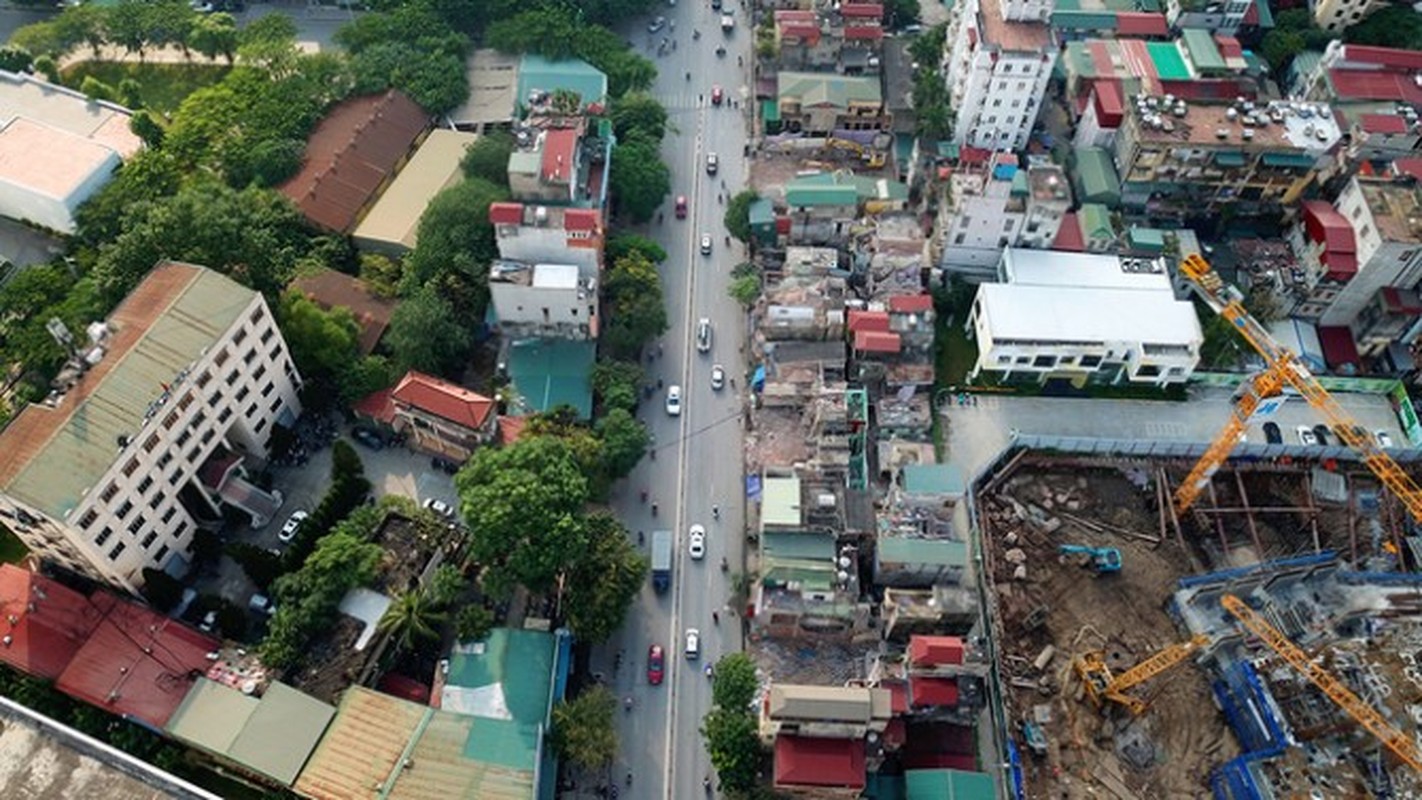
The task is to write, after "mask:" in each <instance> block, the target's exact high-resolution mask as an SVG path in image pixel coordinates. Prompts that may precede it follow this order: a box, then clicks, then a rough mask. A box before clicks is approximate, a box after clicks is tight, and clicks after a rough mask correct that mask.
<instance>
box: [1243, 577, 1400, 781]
mask: <svg viewBox="0 0 1422 800" xmlns="http://www.w3.org/2000/svg"><path fill="white" fill-rule="evenodd" d="M1220 605H1222V606H1224V607H1225V610H1226V611H1228V612H1229V613H1231V614H1233V615H1234V618H1235V619H1237V620H1239V624H1240V625H1243V626H1244V627H1245V628H1246V629H1247V630H1248V631H1249V632H1250V633H1252V634H1254V635H1255V636H1257V637H1259V639H1260V640H1261V641H1263V642H1264V643H1265V644H1266V645H1268V646H1269V649H1271V650H1273V651H1274V652H1275V653H1278V654H1279V656H1280V657H1281V658H1283V659H1284V660H1285V661H1287V662H1289V666H1291V667H1293V668H1294V669H1296V670H1298V671H1299V672H1300V673H1301V674H1302V675H1303V676H1304V677H1305V678H1308V679H1309V681H1311V682H1312V683H1313V685H1314V686H1317V687H1318V688H1319V690H1320V691H1322V692H1323V693H1324V694H1325V695H1328V699H1330V700H1332V701H1333V702H1334V703H1337V704H1338V706H1339V707H1340V708H1342V709H1343V710H1344V711H1346V712H1348V715H1349V716H1351V717H1352V718H1353V719H1354V720H1356V721H1357V722H1358V724H1359V725H1362V726H1363V727H1364V728H1365V729H1367V731H1368V733H1371V734H1372V735H1373V736H1375V737H1377V739H1378V741H1380V742H1382V743H1383V745H1384V746H1385V747H1387V749H1389V750H1391V751H1392V752H1393V754H1394V755H1396V756H1397V757H1398V758H1400V759H1402V761H1403V762H1404V763H1405V764H1407V765H1408V766H1410V767H1412V768H1413V769H1415V770H1417V771H1418V772H1422V750H1419V749H1418V747H1417V743H1416V742H1414V741H1413V740H1412V737H1410V736H1408V735H1407V734H1405V733H1403V732H1402V731H1399V730H1398V729H1397V728H1394V727H1393V726H1392V724H1391V723H1389V722H1388V721H1387V719H1386V718H1385V717H1383V715H1382V714H1379V713H1378V711H1377V709H1375V708H1373V707H1372V706H1370V705H1368V704H1367V703H1365V702H1363V699H1362V698H1361V697H1358V696H1357V695H1356V694H1353V692H1352V691H1350V690H1349V689H1348V687H1347V686H1344V685H1343V683H1342V682H1341V681H1339V680H1338V679H1337V678H1335V677H1333V675H1332V674H1330V673H1329V672H1328V670H1326V669H1324V668H1323V667H1321V666H1319V665H1318V664H1316V663H1314V661H1313V660H1312V659H1310V658H1309V657H1308V654H1307V653H1305V652H1304V651H1303V650H1301V649H1299V646H1298V645H1296V644H1294V643H1293V642H1292V641H1290V640H1289V637H1287V636H1285V635H1284V634H1283V633H1282V632H1280V631H1279V630H1278V629H1276V628H1275V627H1274V626H1273V625H1270V624H1269V623H1268V621H1267V620H1265V619H1264V618H1263V617H1261V616H1259V614H1257V613H1256V612H1255V611H1254V609H1252V608H1250V607H1249V606H1248V605H1246V604H1245V602H1244V601H1243V600H1241V599H1239V598H1238V597H1236V596H1234V595H1232V594H1227V595H1225V596H1223V597H1221V598H1220Z"/></svg>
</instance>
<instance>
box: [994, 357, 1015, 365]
mask: <svg viewBox="0 0 1422 800" xmlns="http://www.w3.org/2000/svg"><path fill="white" fill-rule="evenodd" d="M997 363H999V364H1011V363H1012V356H998V357H997Z"/></svg>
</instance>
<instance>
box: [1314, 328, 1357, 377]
mask: <svg viewBox="0 0 1422 800" xmlns="http://www.w3.org/2000/svg"><path fill="white" fill-rule="evenodd" d="M1318 341H1319V343H1320V344H1322V345H1323V360H1324V361H1326V362H1328V368H1329V369H1332V370H1338V369H1339V368H1341V367H1344V366H1352V367H1353V368H1354V369H1356V368H1357V367H1358V360H1359V359H1358V345H1357V344H1356V343H1355V342H1354V341H1353V332H1352V331H1350V330H1348V327H1347V326H1346V325H1338V326H1329V327H1321V328H1319V329H1318Z"/></svg>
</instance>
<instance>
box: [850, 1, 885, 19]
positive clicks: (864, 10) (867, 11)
mask: <svg viewBox="0 0 1422 800" xmlns="http://www.w3.org/2000/svg"><path fill="white" fill-rule="evenodd" d="M839 14H840V16H842V17H845V18H849V17H854V18H857V19H883V18H884V4H883V3H845V4H843V5H841V6H840V7H839Z"/></svg>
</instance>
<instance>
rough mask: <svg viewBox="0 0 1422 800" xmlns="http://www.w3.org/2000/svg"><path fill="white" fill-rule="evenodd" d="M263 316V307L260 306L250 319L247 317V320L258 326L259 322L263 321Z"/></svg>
mask: <svg viewBox="0 0 1422 800" xmlns="http://www.w3.org/2000/svg"><path fill="white" fill-rule="evenodd" d="M263 316H265V315H264V314H263V313H262V308H261V306H258V307H257V308H256V309H255V310H254V311H252V315H251V316H250V317H247V319H249V320H251V321H252V324H253V325H256V324H257V323H258V322H261V321H262V317H263Z"/></svg>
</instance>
